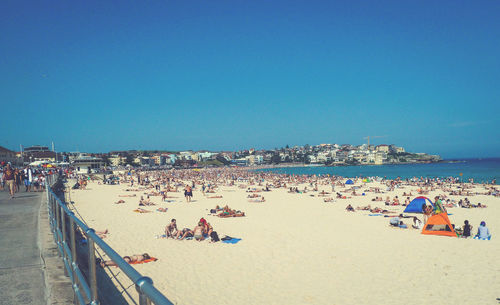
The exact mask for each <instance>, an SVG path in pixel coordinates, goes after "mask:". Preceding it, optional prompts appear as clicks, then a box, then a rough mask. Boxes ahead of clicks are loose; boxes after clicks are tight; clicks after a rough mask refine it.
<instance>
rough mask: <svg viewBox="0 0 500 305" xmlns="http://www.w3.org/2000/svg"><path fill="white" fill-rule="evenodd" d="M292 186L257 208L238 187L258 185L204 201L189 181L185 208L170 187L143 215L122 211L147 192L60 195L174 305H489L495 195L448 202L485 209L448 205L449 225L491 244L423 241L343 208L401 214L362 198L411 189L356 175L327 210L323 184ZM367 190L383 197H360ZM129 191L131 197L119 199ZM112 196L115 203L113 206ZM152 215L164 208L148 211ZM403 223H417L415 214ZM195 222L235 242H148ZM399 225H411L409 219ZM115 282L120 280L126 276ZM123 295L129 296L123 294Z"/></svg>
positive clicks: (114, 189) (102, 189) (496, 283)
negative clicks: (223, 211)
mask: <svg viewBox="0 0 500 305" xmlns="http://www.w3.org/2000/svg"><path fill="white" fill-rule="evenodd" d="M182 182H183V183H188V184H191V181H188V180H186V181H182ZM266 182H267V181H265V182H264V184H265V183H266ZM72 183H74V182H72V181H70V182H69V183H68V186H69V185H72ZM178 183H179V184H180V183H181V181H178ZM240 186H241V187H240ZM292 186H293V187H298V188H299V189H300V190H302V189H304V188H305V187H307V188H308V189H309V190H311V189H312V187H310V184H309V183H307V182H306V183H301V184H289V185H288V186H287V188H284V187H281V188H273V187H271V188H270V190H271V191H270V192H258V193H257V194H259V195H262V196H264V197H265V199H266V201H265V202H249V198H247V196H248V195H249V194H253V193H248V192H246V190H247V187H252V188H257V189H262V188H263V186H258V185H248V181H239V182H236V183H235V185H233V186H230V185H224V184H219V185H218V187H217V188H216V191H215V193H212V194H207V195H203V194H202V192H201V186H200V185H196V187H195V189H194V190H193V194H194V196H193V201H192V202H191V203H186V201H185V198H184V195H183V192H182V187H180V188H179V192H169V193H168V196H169V198H167V199H168V201H170V202H162V199H161V197H159V196H152V197H151V201H152V202H154V203H155V204H156V206H145V207H142V208H144V209H146V210H149V211H152V212H151V213H136V212H133V210H134V209H137V208H138V203H139V199H140V197H141V196H144V197H146V195H145V193H149V192H150V191H151V190H150V189H140V190H137V191H126V189H137V188H138V187H137V186H136V185H134V186H133V187H131V186H130V184H123V183H122V184H120V185H104V184H100V183H98V182H97V181H90V182H89V183H88V186H87V189H86V190H71V191H70V193H69V194H67V198H70V199H71V201H73V202H74V207H75V208H76V209H77V210H78V212H79V213H80V214H81V215H82V217H83V218H84V219H85V220H86V221H87V223H88V224H89V226H90V227H93V228H95V229H97V230H103V229H108V230H109V234H107V237H106V238H105V241H106V242H107V243H108V244H109V245H110V246H112V247H113V248H114V249H115V250H116V251H117V252H118V253H120V254H121V255H123V256H125V255H132V254H141V253H144V252H147V253H149V254H150V255H151V256H154V257H156V258H158V261H156V262H151V263H147V264H141V265H136V269H137V270H138V271H139V272H141V273H142V274H143V275H146V276H149V277H151V278H152V279H153V281H154V283H155V286H156V287H158V288H159V289H160V290H161V291H162V292H163V293H164V294H165V295H166V296H167V297H168V298H169V299H170V300H171V301H172V302H174V303H175V304H189V305H198V304H200V305H201V304H228V305H229V304H251V303H261V304H430V303H439V304H498V300H497V298H500V277H499V274H500V260H499V259H498V253H500V239H499V238H498V232H499V230H500V198H499V197H493V196H491V195H474V196H458V195H453V196H452V195H448V196H447V198H450V199H455V200H459V199H464V198H465V197H468V198H469V199H470V201H471V203H473V204H477V203H479V202H480V203H481V204H485V205H487V208H471V209H466V208H459V207H455V208H448V213H450V214H452V215H450V220H451V222H452V223H453V224H456V226H457V227H461V226H462V225H463V223H464V220H469V222H470V223H471V224H472V225H473V226H474V228H473V233H474V234H475V233H476V231H477V227H478V226H479V223H480V222H481V221H486V224H487V226H488V228H489V230H490V232H491V233H492V235H493V237H492V239H491V240H490V241H481V240H473V239H463V238H450V237H443V236H429V235H422V234H420V230H417V229H411V228H410V229H399V228H394V227H391V226H390V225H389V217H383V216H368V214H370V212H369V211H356V212H354V213H353V212H347V211H346V210H345V208H346V206H347V205H348V204H351V205H352V206H353V207H357V206H366V205H368V204H370V205H371V206H372V207H375V206H378V207H381V208H383V209H388V210H390V211H391V212H393V213H390V214H391V215H398V214H400V213H402V212H403V210H404V208H405V207H404V206H386V205H385V204H384V202H383V201H372V199H373V198H375V197H376V196H382V197H383V198H384V199H385V198H386V196H390V197H391V198H393V197H394V196H398V197H399V198H400V199H401V201H402V202H403V201H404V199H405V198H406V196H405V197H403V192H405V193H408V192H411V193H412V196H410V197H411V199H413V198H415V197H417V196H418V194H417V189H418V187H417V186H410V185H404V183H403V184H402V185H401V187H399V188H396V189H395V190H394V191H386V188H387V186H386V185H385V184H383V183H381V182H369V183H364V182H362V180H361V179H358V180H357V181H356V183H355V186H357V187H359V188H358V193H359V194H361V193H363V192H364V193H365V196H361V195H360V196H351V195H350V193H348V192H347V191H345V190H346V189H348V188H350V187H352V186H345V187H343V186H336V187H335V192H342V193H345V194H346V195H347V196H351V198H347V199H335V194H333V196H332V195H329V196H332V197H333V198H334V199H333V202H324V198H325V197H320V196H318V194H319V192H320V191H323V190H324V191H326V192H332V190H331V186H330V185H326V184H325V185H318V191H309V192H307V193H290V192H288V188H289V187H292ZM374 187H379V188H380V189H381V191H382V192H383V193H381V194H375V193H373V192H366V191H367V190H369V189H370V188H374ZM365 190H366V191H365ZM469 191H470V192H479V193H484V192H485V189H484V186H483V185H474V186H473V187H472V188H471V189H469ZM133 194H135V195H136V197H119V196H120V195H122V196H123V195H127V196H128V195H133ZM441 194H446V192H443V191H442V190H440V189H436V190H434V191H430V192H429V194H426V195H424V196H426V197H428V198H431V199H433V198H434V196H436V195H441ZM209 196H222V198H208V197H209ZM120 199H122V200H124V201H125V203H122V204H114V202H116V201H118V200H120ZM216 205H219V206H225V205H229V207H230V208H232V209H236V210H240V211H244V212H245V217H230V218H219V217H216V216H213V215H211V214H210V209H213V208H215V206H216ZM159 207H162V208H168V211H167V212H159V211H157V208H159ZM410 215H417V216H418V217H419V218H420V219H421V220H422V215H421V214H410ZM202 217H204V218H205V219H206V220H207V221H208V222H209V223H211V225H212V226H213V227H214V230H215V231H217V232H218V235H219V237H223V236H225V235H228V236H231V237H235V238H241V241H239V242H238V243H236V244H226V243H222V242H217V243H211V242H209V241H208V240H205V241H201V242H198V241H195V240H182V241H179V240H173V239H165V238H157V236H158V235H161V234H164V228H165V226H166V225H167V224H169V223H170V220H171V219H172V218H175V219H176V220H177V226H178V227H179V229H182V228H184V227H188V228H191V229H192V228H194V227H195V226H196V225H197V223H198V220H199V219H200V218H202ZM403 221H404V222H405V223H406V224H408V225H409V226H410V227H411V219H409V218H408V219H404V220H403ZM109 268H111V270H116V268H115V267H109ZM118 277H119V279H120V280H122V281H123V282H125V283H127V279H126V277H125V276H123V275H120V274H119V275H118ZM127 287H128V285H127ZM128 291H129V292H130V293H132V294H135V289H134V287H129V288H128Z"/></svg>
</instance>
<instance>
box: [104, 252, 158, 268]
mask: <svg viewBox="0 0 500 305" xmlns="http://www.w3.org/2000/svg"><path fill="white" fill-rule="evenodd" d="M150 258H151V256H149V254H147V253H143V254H134V255H131V256H124V257H123V259H124V260H125V261H126V262H127V263H129V264H130V263H137V262H142V261H145V260H148V259H150ZM97 262H98V263H99V264H100V265H101V267H105V266H118V265H117V264H116V263H115V262H114V261H112V260H107V261H101V260H100V259H97Z"/></svg>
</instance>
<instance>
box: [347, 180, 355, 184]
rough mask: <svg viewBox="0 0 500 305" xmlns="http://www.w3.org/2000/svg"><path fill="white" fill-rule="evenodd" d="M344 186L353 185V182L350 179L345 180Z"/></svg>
mask: <svg viewBox="0 0 500 305" xmlns="http://www.w3.org/2000/svg"><path fill="white" fill-rule="evenodd" d="M345 184H354V181H352V180H351V179H349V180H347V181H346V182H345Z"/></svg>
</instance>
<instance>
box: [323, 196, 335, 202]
mask: <svg viewBox="0 0 500 305" xmlns="http://www.w3.org/2000/svg"><path fill="white" fill-rule="evenodd" d="M323 202H333V198H332V197H328V198H323Z"/></svg>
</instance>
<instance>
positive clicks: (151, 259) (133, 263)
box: [130, 257, 158, 265]
mask: <svg viewBox="0 0 500 305" xmlns="http://www.w3.org/2000/svg"><path fill="white" fill-rule="evenodd" d="M157 260H158V259H157V258H155V257H151V258H148V259H145V260H143V261H140V262H131V263H130V264H131V265H138V264H145V263H150V262H156V261H157Z"/></svg>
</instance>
